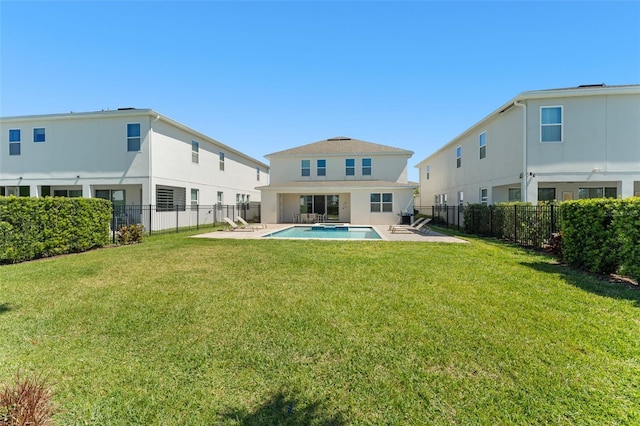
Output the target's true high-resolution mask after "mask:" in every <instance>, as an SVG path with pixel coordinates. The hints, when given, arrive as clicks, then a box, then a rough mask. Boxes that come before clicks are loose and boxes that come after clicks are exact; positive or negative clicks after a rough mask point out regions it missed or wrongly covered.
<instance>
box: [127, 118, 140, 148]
mask: <svg viewBox="0 0 640 426" xmlns="http://www.w3.org/2000/svg"><path fill="white" fill-rule="evenodd" d="M127 151H134V152H137V151H140V123H129V124H127Z"/></svg>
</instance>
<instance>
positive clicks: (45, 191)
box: [40, 185, 51, 197]
mask: <svg viewBox="0 0 640 426" xmlns="http://www.w3.org/2000/svg"><path fill="white" fill-rule="evenodd" d="M40 196H41V197H50V196H51V187H50V186H48V185H42V186H41V187H40Z"/></svg>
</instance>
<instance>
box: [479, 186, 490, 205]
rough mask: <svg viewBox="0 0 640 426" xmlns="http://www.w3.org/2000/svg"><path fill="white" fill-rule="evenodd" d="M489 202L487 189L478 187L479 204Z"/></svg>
mask: <svg viewBox="0 0 640 426" xmlns="http://www.w3.org/2000/svg"><path fill="white" fill-rule="evenodd" d="M488 202H489V190H488V189H487V188H480V204H482V205H485V206H486V205H487V204H488Z"/></svg>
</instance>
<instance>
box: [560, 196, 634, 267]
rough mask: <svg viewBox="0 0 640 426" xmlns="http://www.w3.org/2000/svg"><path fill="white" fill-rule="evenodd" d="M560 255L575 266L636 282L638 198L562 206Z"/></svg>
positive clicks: (586, 201)
mask: <svg viewBox="0 0 640 426" xmlns="http://www.w3.org/2000/svg"><path fill="white" fill-rule="evenodd" d="M562 255H563V259H564V260H565V261H566V262H567V263H568V264H570V265H572V266H575V267H579V268H583V269H586V270H588V271H591V272H595V273H600V274H609V273H612V272H619V273H621V274H624V275H626V276H629V277H631V278H633V279H635V280H640V198H637V197H636V198H627V199H624V200H615V199H590V200H576V201H567V202H565V203H562Z"/></svg>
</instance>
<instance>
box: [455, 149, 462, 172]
mask: <svg viewBox="0 0 640 426" xmlns="http://www.w3.org/2000/svg"><path fill="white" fill-rule="evenodd" d="M460 167H462V147H461V146H458V147H456V168H458V169H459V168H460Z"/></svg>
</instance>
